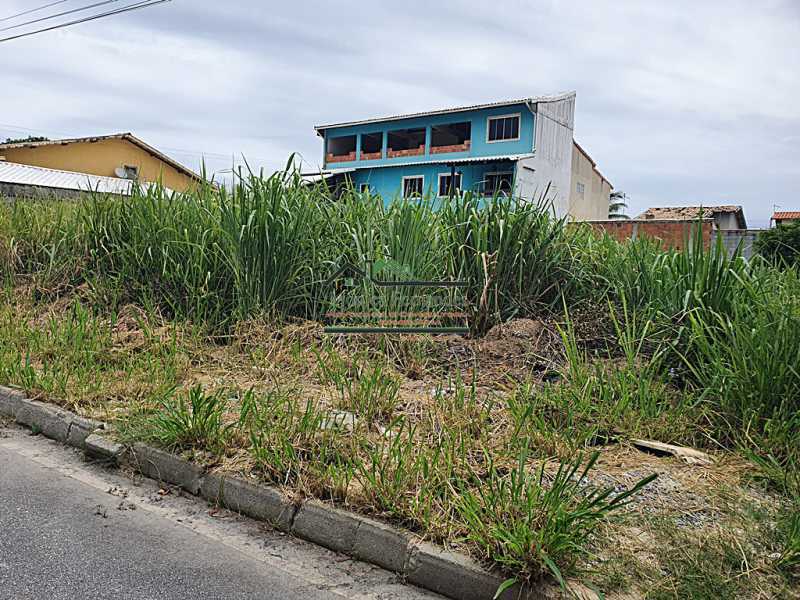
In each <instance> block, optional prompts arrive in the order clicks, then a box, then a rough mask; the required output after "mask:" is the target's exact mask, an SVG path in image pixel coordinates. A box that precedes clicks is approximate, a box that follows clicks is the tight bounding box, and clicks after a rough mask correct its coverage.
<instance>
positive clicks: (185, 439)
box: [149, 385, 227, 450]
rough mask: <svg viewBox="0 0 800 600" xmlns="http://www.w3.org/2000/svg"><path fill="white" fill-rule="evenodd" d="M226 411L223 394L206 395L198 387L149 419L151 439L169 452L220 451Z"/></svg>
mask: <svg viewBox="0 0 800 600" xmlns="http://www.w3.org/2000/svg"><path fill="white" fill-rule="evenodd" d="M187 397H188V403H187ZM224 411H225V400H224V399H223V398H222V396H221V395H220V394H218V393H216V394H206V393H204V392H203V388H202V387H201V386H199V385H196V386H194V387H193V388H192V389H191V390H189V392H188V393H187V394H186V395H183V394H181V395H179V396H178V398H177V400H176V399H175V398H174V397H173V398H170V399H168V400H165V401H163V402H162V403H161V407H160V409H159V410H158V411H157V412H156V413H155V414H153V415H152V416H151V417H150V418H149V425H150V428H151V435H152V437H153V438H154V439H156V440H157V441H158V442H159V443H161V444H162V445H164V446H166V447H168V448H175V449H186V448H196V449H208V450H218V449H219V448H220V447H221V446H222V445H223V444H224V442H225V437H226V434H227V428H226V427H225V426H224V424H223V420H222V417H223V414H224Z"/></svg>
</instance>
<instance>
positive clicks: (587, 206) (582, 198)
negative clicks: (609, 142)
mask: <svg viewBox="0 0 800 600" xmlns="http://www.w3.org/2000/svg"><path fill="white" fill-rule="evenodd" d="M613 189H614V187H613V186H612V185H611V182H610V181H608V179H606V178H605V177H603V174H602V173H600V171H598V170H597V163H595V162H594V161H593V160H592V157H591V156H589V155H588V154H587V152H586V150H584V149H583V148H581V146H580V144H578V142H576V141H575V140H573V141H572V184H571V186H570V193H569V208H568V211H567V214H568V215H569V216H570V217H571V218H572V220H573V221H598V220H603V219H607V218H608V205H609V201H610V200H609V199H610V197H611V190H613Z"/></svg>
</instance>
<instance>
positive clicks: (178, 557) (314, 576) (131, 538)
mask: <svg viewBox="0 0 800 600" xmlns="http://www.w3.org/2000/svg"><path fill="white" fill-rule="evenodd" d="M165 492H167V493H165ZM28 598H30V599H34V598H36V599H38V598H53V599H62V598H63V599H67V598H69V599H73V598H75V599H79V598H93V599H100V598H115V599H118V598H120V599H122V598H124V599H128V598H130V599H136V600H149V599H166V598H170V599H172V598H175V599H179V598H181V599H182V598H204V599H209V598H220V599H223V598H224V599H235V598H268V599H272V598H276V599H277V598H308V599H338V600H341V599H343V598H358V599H363V600H367V599H372V598H374V599H376V600H377V599H381V600H399V599H401V598H402V599H410V600H423V599H427V600H432V599H435V598H440V597H439V596H437V595H435V594H432V593H429V592H425V591H423V590H420V589H418V588H415V587H412V586H406V585H403V584H402V583H401V582H399V581H398V579H397V577H396V576H395V575H394V574H392V573H390V572H388V571H384V570H382V569H379V568H377V567H374V566H371V565H367V564H364V563H359V562H357V561H353V560H351V559H349V558H348V557H345V556H340V555H337V554H335V553H333V552H330V551H327V550H325V549H323V548H320V547H318V546H314V545H312V544H308V543H306V542H303V541H301V540H297V539H294V538H292V537H291V536H286V535H283V534H280V533H278V532H275V531H273V530H271V529H269V528H268V527H266V526H265V525H263V524H261V523H258V522H255V521H251V520H249V519H246V518H242V517H239V516H238V515H235V514H233V513H230V512H228V511H225V510H218V511H217V510H214V509H212V508H211V507H209V506H208V504H206V503H205V502H203V501H202V500H199V499H197V498H194V497H184V496H182V495H181V494H179V493H178V492H177V491H174V490H169V491H167V490H160V488H159V486H158V485H157V484H156V483H155V482H153V481H151V480H148V479H141V478H139V479H137V480H135V481H134V480H131V479H128V478H126V477H125V476H124V475H122V474H121V473H119V472H117V471H110V470H106V469H104V468H102V467H101V466H99V465H96V464H89V463H86V462H85V460H84V459H83V457H82V455H81V454H80V453H78V452H76V451H74V450H71V449H69V448H66V447H64V446H61V445H59V444H57V443H54V442H51V441H50V440H47V439H45V438H43V437H41V436H30V435H29V434H28V432H27V431H26V430H23V429H19V428H16V427H14V426H8V427H2V426H0V599H2V600H6V599H9V600H11V599H14V600H22V599H28Z"/></svg>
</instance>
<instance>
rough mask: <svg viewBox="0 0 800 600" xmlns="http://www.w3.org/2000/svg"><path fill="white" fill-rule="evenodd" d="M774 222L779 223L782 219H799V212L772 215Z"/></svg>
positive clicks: (780, 212) (786, 211)
mask: <svg viewBox="0 0 800 600" xmlns="http://www.w3.org/2000/svg"><path fill="white" fill-rule="evenodd" d="M772 218H773V219H774V220H777V221H780V220H782V219H800V210H783V211H779V212H776V213H772Z"/></svg>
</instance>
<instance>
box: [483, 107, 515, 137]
mask: <svg viewBox="0 0 800 600" xmlns="http://www.w3.org/2000/svg"><path fill="white" fill-rule="evenodd" d="M511 117H517V119H518V125H517V137H515V138H503V139H502V140H490V139H489V122H490V121H492V120H494V119H508V118H511ZM521 137H522V113H511V114H508V115H492V116H490V117H486V143H487V144H497V143H499V142H518V141H519V140H520V138H521Z"/></svg>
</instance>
